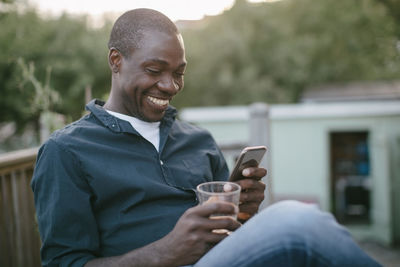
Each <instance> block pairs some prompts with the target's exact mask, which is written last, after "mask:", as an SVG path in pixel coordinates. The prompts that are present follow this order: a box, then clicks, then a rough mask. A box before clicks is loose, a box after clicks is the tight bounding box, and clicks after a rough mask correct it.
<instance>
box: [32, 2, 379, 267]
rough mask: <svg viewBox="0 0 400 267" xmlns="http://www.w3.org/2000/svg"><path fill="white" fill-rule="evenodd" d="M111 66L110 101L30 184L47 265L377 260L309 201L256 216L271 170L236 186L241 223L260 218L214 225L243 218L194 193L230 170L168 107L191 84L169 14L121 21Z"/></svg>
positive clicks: (55, 145)
mask: <svg viewBox="0 0 400 267" xmlns="http://www.w3.org/2000/svg"><path fill="white" fill-rule="evenodd" d="M108 60H109V66H110V69H111V72H112V85H111V92H110V96H109V99H108V100H107V102H106V103H103V102H101V101H98V100H95V101H92V102H91V103H89V104H88V106H87V108H88V109H89V110H90V111H91V113H90V114H89V115H86V116H84V117H83V118H82V119H81V120H79V121H77V122H74V123H72V124H71V125H68V126H66V127H65V128H64V129H62V130H60V131H57V132H55V133H54V134H53V135H52V136H51V138H50V139H49V140H48V141H47V142H46V143H45V144H44V145H43V146H42V147H41V149H40V151H39V155H38V159H37V164H36V168H35V173H34V177H33V180H32V189H33V191H34V196H35V206H36V210H37V216H38V222H39V230H40V235H41V239H42V248H41V257H42V263H43V265H44V266H58V265H60V266H83V265H85V266H181V265H190V264H196V266H264V265H265V264H270V265H278V264H280V265H281V264H283V265H285V264H290V262H292V263H293V264H294V263H295V264H298V265H303V264H309V265H310V264H311V265H318V264H319V265H334V264H338V265H340V264H342V265H343V263H348V264H352V265H353V266H354V265H357V264H359V265H360V266H361V265H363V266H368V265H370V266H375V265H376V263H375V262H374V261H373V260H371V259H370V258H369V257H368V256H367V255H365V253H363V252H362V251H361V250H360V249H359V248H358V247H357V246H356V245H355V244H354V242H353V241H352V240H351V238H350V237H349V236H348V234H347V232H346V231H345V230H344V229H343V228H341V227H340V226H339V225H337V224H336V223H335V222H334V220H333V219H332V218H331V216H329V215H327V214H325V213H322V212H319V211H317V210H316V209H313V208H311V207H309V206H306V205H303V204H300V203H297V202H284V203H280V204H277V205H273V206H271V207H270V208H268V209H266V210H265V211H263V212H261V213H260V214H258V215H255V216H253V215H254V214H255V213H256V212H257V210H258V206H259V204H260V203H261V201H262V200H263V191H264V189H265V185H264V184H263V183H262V182H260V181H259V180H260V179H261V178H262V177H263V176H265V174H266V170H265V169H263V168H248V169H246V170H244V172H243V176H244V178H245V179H243V180H241V181H239V182H238V183H239V184H240V185H241V186H242V189H243V191H242V193H241V204H240V207H239V208H240V214H239V215H240V216H242V217H240V218H245V217H248V216H250V217H251V216H253V217H254V218H252V219H251V220H250V221H249V222H246V223H244V225H243V226H241V224H240V223H239V222H237V221H235V220H233V219H231V218H228V217H227V218H225V219H218V220H215V219H214V220H212V219H209V217H210V215H211V214H215V213H222V214H233V213H235V209H234V207H233V206H231V205H229V204H226V203H210V204H208V205H202V206H198V205H197V202H196V196H195V188H196V186H197V185H198V184H200V183H202V182H206V181H212V180H226V179H227V178H228V174H229V173H228V169H227V166H226V163H225V161H224V159H223V156H222V154H221V152H220V150H219V149H218V147H217V145H216V144H215V142H214V140H213V139H212V137H211V136H210V135H209V133H207V132H206V131H204V130H201V129H199V128H197V127H195V126H191V125H189V124H187V123H184V122H181V121H179V120H177V119H175V115H176V111H175V110H174V108H172V107H171V106H169V102H170V101H171V99H172V98H173V97H174V96H175V95H176V94H177V93H178V92H179V91H180V90H181V89H182V88H183V76H184V72H185V68H186V59H185V50H184V45H183V40H182V37H181V35H180V34H179V32H178V30H177V28H176V27H175V25H174V24H173V23H172V22H171V21H170V20H169V19H168V18H167V17H165V16H164V15H163V14H161V13H159V12H157V11H154V10H149V9H137V10H132V11H129V12H126V13H125V14H123V15H122V16H121V17H120V18H119V19H118V20H117V21H116V22H115V24H114V27H113V29H112V32H111V36H110V41H109V56H108ZM299 220H301V221H299ZM302 225H304V226H302ZM213 229H228V230H230V231H235V230H236V231H235V232H234V233H233V234H232V235H230V236H227V235H226V234H217V233H213V232H212V230H213ZM338 246H339V247H338ZM332 248H335V250H334V251H332Z"/></svg>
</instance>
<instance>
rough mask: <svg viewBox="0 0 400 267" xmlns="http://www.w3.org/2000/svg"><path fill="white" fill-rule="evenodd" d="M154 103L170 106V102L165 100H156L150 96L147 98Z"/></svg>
mask: <svg viewBox="0 0 400 267" xmlns="http://www.w3.org/2000/svg"><path fill="white" fill-rule="evenodd" d="M147 98H148V99H149V100H150V101H151V102H152V103H154V104H156V105H159V106H165V105H168V103H169V100H164V99H159V98H155V97H152V96H148V97H147Z"/></svg>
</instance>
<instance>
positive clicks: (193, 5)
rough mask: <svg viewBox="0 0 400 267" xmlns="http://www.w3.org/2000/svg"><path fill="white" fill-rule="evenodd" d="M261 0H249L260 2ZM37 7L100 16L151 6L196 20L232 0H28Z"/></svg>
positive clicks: (55, 12) (54, 12)
mask: <svg viewBox="0 0 400 267" xmlns="http://www.w3.org/2000/svg"><path fill="white" fill-rule="evenodd" d="M261 1H263V0H251V2H261ZM28 2H30V3H31V4H33V5H34V6H36V7H37V8H38V9H39V10H40V11H42V12H44V13H48V14H52V15H58V14H60V13H62V12H63V11H67V12H68V13H72V14H89V15H92V16H100V15H102V14H103V13H105V12H107V13H119V14H118V15H120V14H121V13H123V12H125V11H127V10H130V9H134V8H140V7H146V8H152V9H155V10H158V11H160V12H162V13H164V14H165V15H167V16H168V17H169V18H170V19H171V20H173V21H176V20H196V19H201V18H202V17H203V16H205V15H218V14H220V13H222V12H223V11H224V10H227V9H229V8H231V7H232V5H233V4H234V2H235V0H112V1H101V0H28Z"/></svg>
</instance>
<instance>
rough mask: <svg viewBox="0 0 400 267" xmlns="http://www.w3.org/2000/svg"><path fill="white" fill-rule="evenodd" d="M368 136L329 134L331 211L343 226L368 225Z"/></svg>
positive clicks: (349, 133) (342, 133) (350, 133)
mask: <svg viewBox="0 0 400 267" xmlns="http://www.w3.org/2000/svg"><path fill="white" fill-rule="evenodd" d="M369 153H370V151H369V145H368V132H367V131H357V132H331V133H330V173H331V186H330V189H331V198H332V199H331V210H332V212H333V214H334V215H335V217H336V219H337V220H338V221H339V222H340V223H342V224H369V223H370V222H371V220H370V195H371V194H370V166H371V165H370V155H369Z"/></svg>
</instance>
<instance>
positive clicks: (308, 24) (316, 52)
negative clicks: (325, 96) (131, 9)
mask: <svg viewBox="0 0 400 267" xmlns="http://www.w3.org/2000/svg"><path fill="white" fill-rule="evenodd" d="M202 23H203V24H202V25H200V27H198V28H196V29H193V30H190V29H189V30H186V31H184V38H185V40H186V50H187V57H188V62H189V65H188V70H187V76H186V79H185V82H186V85H185V90H186V92H185V93H183V94H182V95H179V96H178V97H177V98H176V100H175V102H174V103H175V105H177V106H192V105H225V104H226V105H227V104H230V105H232V104H248V103H251V102H254V101H265V102H269V103H276V102H296V101H297V100H298V99H299V97H300V95H301V93H302V92H303V91H304V90H305V88H307V87H310V86H314V85H318V84H323V83H332V82H348V81H360V80H364V81H365V80H388V79H398V78H399V54H398V51H397V49H396V43H397V40H398V37H397V34H396V33H397V31H398V30H399V25H398V24H397V25H396V23H395V21H394V20H393V18H391V17H389V16H387V10H386V9H385V8H383V6H382V5H381V4H380V3H378V2H377V1H373V0H365V1H358V0H346V1H335V0H325V1H313V0H296V1H294V0H286V1H280V2H275V3H262V4H250V3H247V2H245V1H243V0H242V1H237V2H236V4H235V5H234V6H233V8H232V9H231V10H228V11H226V12H225V13H224V14H222V15H221V16H218V17H210V18H206V19H205V20H204V21H203V22H202Z"/></svg>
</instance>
